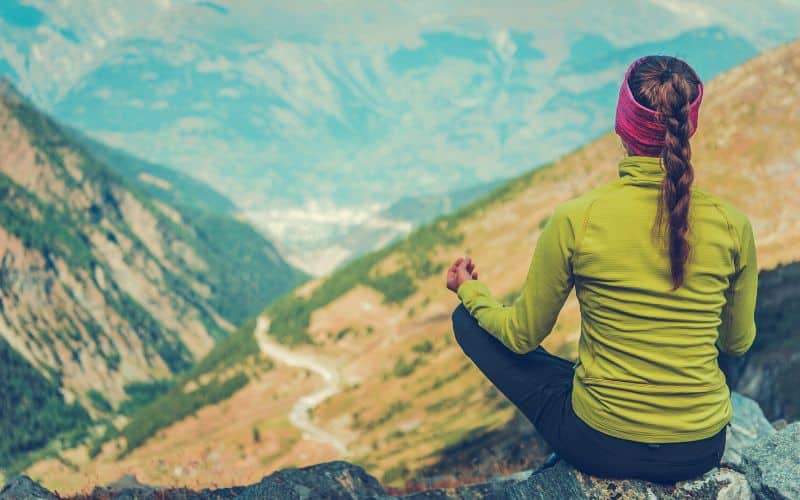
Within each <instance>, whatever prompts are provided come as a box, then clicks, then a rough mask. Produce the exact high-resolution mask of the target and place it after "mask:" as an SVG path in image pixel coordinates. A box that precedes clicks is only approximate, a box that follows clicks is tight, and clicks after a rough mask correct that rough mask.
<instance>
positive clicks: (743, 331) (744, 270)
mask: <svg viewBox="0 0 800 500" xmlns="http://www.w3.org/2000/svg"><path fill="white" fill-rule="evenodd" d="M740 235H741V236H740V239H741V242H740V252H739V259H738V269H737V272H736V274H735V275H734V277H733V279H732V280H731V284H730V287H729V288H728V290H727V293H726V297H727V302H726V303H725V305H724V306H723V308H722V314H721V318H720V319H721V323H720V326H719V338H718V339H717V346H718V347H719V349H720V350H721V351H723V352H726V353H728V354H733V355H736V356H740V355H742V354H744V353H745V352H747V350H748V349H750V346H751V345H752V344H753V340H754V339H755V336H756V322H755V311H756V291H757V289H758V265H757V263H756V244H755V238H754V236H753V228H752V226H751V224H750V221H749V220H748V221H747V223H746V224H745V225H744V227H743V228H742V229H741V230H740Z"/></svg>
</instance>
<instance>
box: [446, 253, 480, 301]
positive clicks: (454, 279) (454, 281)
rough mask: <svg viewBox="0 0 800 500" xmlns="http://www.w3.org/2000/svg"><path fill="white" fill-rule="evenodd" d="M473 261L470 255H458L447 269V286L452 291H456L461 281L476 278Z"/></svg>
mask: <svg viewBox="0 0 800 500" xmlns="http://www.w3.org/2000/svg"><path fill="white" fill-rule="evenodd" d="M475 268H476V266H475V263H474V262H472V257H466V258H464V257H459V258H457V259H456V261H455V262H453V265H452V266H450V269H448V270H447V288H449V289H450V290H452V291H453V292H457V291H458V287H459V286H461V283H463V282H465V281H467V280H469V279H473V280H476V279H478V271H476V270H475Z"/></svg>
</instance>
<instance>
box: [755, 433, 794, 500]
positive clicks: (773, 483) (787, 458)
mask: <svg viewBox="0 0 800 500" xmlns="http://www.w3.org/2000/svg"><path fill="white" fill-rule="evenodd" d="M742 467H743V469H744V473H745V475H746V476H747V481H748V482H749V483H750V486H751V488H752V489H753V492H754V493H755V495H756V497H757V498H759V499H761V498H764V499H770V500H772V499H781V500H797V499H798V498H800V422H795V423H793V424H791V425H788V426H786V427H785V428H784V429H783V430H781V431H779V432H776V433H774V434H772V435H771V436H769V437H768V438H766V439H764V440H763V441H762V442H761V443H759V444H756V445H755V446H752V447H750V448H747V449H746V450H745V453H744V460H743V462H742Z"/></svg>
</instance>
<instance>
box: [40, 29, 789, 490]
mask: <svg viewBox="0 0 800 500" xmlns="http://www.w3.org/2000/svg"><path fill="white" fill-rule="evenodd" d="M798 110H800V42H795V43H792V44H789V45H786V46H782V47H779V48H778V49H775V50H771V51H769V52H766V53H764V54H762V55H760V56H758V57H756V58H754V59H752V60H749V61H747V62H746V63H745V64H743V65H742V66H740V67H737V68H735V69H734V70H732V71H730V72H727V73H725V74H723V75H721V76H720V77H718V78H717V79H715V80H713V81H711V82H708V85H707V87H706V98H705V100H704V104H703V107H702V109H701V111H700V125H699V127H700V128H699V130H698V133H697V135H696V136H695V137H694V138H693V142H692V144H693V150H694V164H695V167H696V173H697V185H698V186H699V187H702V188H705V189H708V190H709V191H712V192H714V193H717V194H718V195H720V196H722V197H724V198H727V199H728V200H730V201H731V202H732V203H733V204H734V205H736V206H737V207H739V208H741V209H742V210H743V211H745V212H746V213H747V214H748V215H749V216H750V219H751V221H752V222H753V226H754V231H755V236H756V242H757V245H758V259H759V266H760V267H761V268H762V269H771V268H773V267H775V266H776V265H777V264H779V263H783V262H791V261H795V260H800V206H798V204H800V199H798V197H797V196H796V193H797V192H799V191H800V112H799V111H798ZM622 156H623V149H622V147H621V145H620V143H619V140H618V138H617V137H616V136H615V135H614V134H613V133H608V134H606V135H604V136H602V137H601V138H599V139H598V140H596V141H594V142H592V143H590V144H588V145H586V146H585V147H583V148H581V149H579V150H577V151H574V152H573V153H571V154H569V155H566V156H564V157H563V158H561V159H560V160H558V161H556V162H554V163H553V164H551V165H549V166H545V167H541V168H537V169H535V170H533V171H530V172H528V173H526V174H523V175H521V176H519V177H517V178H515V179H513V180H511V181H509V182H508V183H507V184H505V185H504V186H502V187H501V188H499V189H497V190H495V191H493V192H492V193H490V194H488V195H486V196H484V197H482V198H481V199H479V200H477V201H475V202H473V203H471V204H469V205H468V206H466V207H463V208H462V209H460V210H458V211H456V212H454V213H452V214H450V215H446V216H442V217H439V218H437V219H436V220H435V221H433V222H432V223H430V224H427V225H425V226H423V227H421V228H419V229H418V230H416V231H414V232H413V233H412V234H411V235H410V236H409V237H408V238H406V239H404V240H402V241H398V242H396V243H394V244H392V245H391V246H389V247H387V248H384V249H381V250H380V251H378V252H373V253H370V254H367V255H364V256H362V257H360V258H358V259H355V260H354V261H352V262H349V263H348V264H346V265H344V266H343V267H342V268H341V269H339V270H337V271H336V272H334V273H332V274H331V275H329V276H326V277H323V278H319V279H315V280H313V281H310V282H308V283H305V284H303V285H302V286H299V287H297V288H296V289H295V290H293V291H292V292H290V293H288V294H286V295H285V296H284V297H281V298H280V299H278V300H276V301H275V302H274V303H273V304H272V305H270V306H269V307H267V309H266V310H265V313H264V314H265V316H266V317H267V318H268V319H269V321H270V334H271V335H272V336H273V337H274V338H276V339H279V340H281V341H283V342H286V343H291V344H295V349H298V350H299V351H301V352H302V353H304V354H307V355H314V354H316V355H319V356H322V355H324V357H325V359H326V360H327V361H328V362H330V363H332V364H335V366H336V367H337V368H338V370H339V373H340V377H341V379H342V380H343V381H344V386H345V388H344V389H343V390H342V391H341V392H339V393H337V394H336V395H334V396H333V397H331V398H330V399H327V400H326V401H324V402H323V403H322V404H320V405H319V406H317V407H315V408H314V411H313V419H314V422H315V424H316V425H318V426H320V427H322V428H323V429H325V430H326V431H328V432H330V433H334V434H335V435H337V436H339V437H340V438H341V439H342V440H344V441H345V442H346V444H347V447H348V449H349V450H350V451H351V455H350V456H349V457H348V459H350V460H353V461H356V462H358V463H360V464H362V465H364V466H366V467H367V469H368V470H370V472H372V473H376V474H380V475H381V477H382V479H383V480H384V481H386V482H388V483H390V484H399V483H401V482H402V480H403V479H404V478H405V477H407V476H409V475H410V474H412V473H413V471H414V470H415V469H418V468H421V467H424V466H425V465H428V464H433V463H435V462H436V461H437V460H438V458H439V456H440V454H441V453H442V450H445V449H448V447H450V449H453V445H455V444H457V443H460V442H462V440H463V439H464V438H467V437H471V436H475V435H480V434H482V433H486V432H490V431H492V430H496V429H502V428H503V427H504V426H505V425H506V423H507V422H508V421H509V420H510V419H511V418H513V415H514V411H513V408H511V407H510V404H509V403H508V402H507V401H506V400H505V399H504V398H503V397H502V395H501V394H499V393H498V391H496V390H495V389H493V388H492V387H491V386H490V384H488V382H486V380H485V379H484V377H483V376H482V375H481V374H480V373H479V372H478V370H476V369H475V368H474V366H472V364H471V362H470V361H469V360H468V359H467V358H466V357H465V356H464V355H463V353H461V352H460V350H459V349H458V347H457V345H455V343H454V340H453V338H452V329H451V324H450V314H451V312H452V310H453V309H454V308H455V306H456V305H457V303H458V302H457V298H456V297H455V296H454V295H453V294H452V293H451V292H449V291H448V290H446V289H445V284H444V281H445V279H444V273H443V271H444V269H445V267H446V266H448V265H449V264H450V263H451V262H452V261H453V260H454V259H455V258H456V257H458V256H459V255H463V254H465V253H467V254H469V255H471V256H472V257H473V258H474V259H475V261H476V262H477V264H478V268H479V270H480V275H481V279H482V280H484V281H485V282H486V283H487V284H488V285H489V286H490V288H491V289H492V291H493V292H494V294H495V296H496V297H498V298H499V299H501V300H505V301H510V300H513V298H514V297H515V294H516V292H517V291H518V290H519V288H520V287H521V286H522V284H523V282H524V278H525V275H526V272H527V269H528V266H529V264H530V259H531V255H532V254H533V249H534V248H535V244H536V240H537V237H538V235H539V232H540V230H541V227H542V226H543V224H544V223H545V222H546V220H547V217H548V215H549V214H550V213H551V212H552V210H553V209H554V208H555V207H556V206H557V205H558V204H559V203H562V202H563V201H565V200H568V199H570V198H571V197H573V196H576V195H578V194H580V193H582V192H585V191H586V190H588V189H591V188H592V187H594V186H597V185H599V184H602V183H604V182H607V181H610V180H612V179H614V178H615V177H616V176H617V170H616V166H617V162H618V160H619V159H621V158H622ZM578 336H579V310H578V304H577V301H576V299H575V296H574V293H573V294H572V295H571V296H570V298H569V299H568V301H567V303H566V305H565V307H564V310H563V311H562V313H561V315H560V317H559V320H558V322H557V324H556V326H555V328H554V331H553V333H552V334H551V335H550V337H548V338H547V339H546V341H545V342H544V345H545V347H546V348H548V350H550V351H551V352H554V353H557V354H561V355H564V356H571V355H574V343H575V341H576V340H577V338H578ZM319 385H320V381H318V380H314V379H313V377H311V379H310V380H309V377H308V376H306V375H304V374H303V373H302V372H301V371H298V370H296V369H293V368H291V367H288V366H284V365H280V364H276V365H275V367H274V368H273V369H272V370H270V371H269V373H267V374H265V375H264V377H263V378H262V379H261V380H259V381H258V382H256V381H253V382H251V383H249V384H248V385H247V386H245V387H244V388H243V389H242V390H241V391H239V392H237V393H236V394H234V395H233V397H231V398H230V399H229V400H227V401H225V402H224V403H222V404H219V405H213V406H209V407H207V408H204V409H203V410H202V411H199V412H198V414H197V418H196V419H184V420H182V421H180V422H177V423H175V424H174V425H172V426H170V427H168V428H165V429H164V430H163V432H161V433H160V434H159V436H160V439H158V440H151V441H148V442H145V443H144V444H143V445H142V446H141V447H140V448H139V449H137V450H136V451H135V452H134V453H133V454H132V455H131V456H130V457H129V458H128V459H126V460H124V461H122V462H114V461H113V458H112V457H113V456H114V454H113V453H111V452H104V453H103V454H101V455H99V456H98V457H97V460H95V461H86V460H83V461H81V462H80V464H81V465H80V470H81V471H86V472H90V471H91V472H92V473H97V474H102V475H103V477H104V478H107V479H108V480H113V479H115V478H116V477H117V476H118V473H119V471H120V470H123V469H124V468H125V467H136V468H137V470H138V471H140V472H141V473H142V475H143V477H147V478H148V480H153V481H156V482H159V483H162V484H165V483H170V484H173V483H180V482H181V481H182V480H183V478H182V477H178V476H176V475H174V474H172V473H171V472H169V471H170V470H173V468H175V467H182V468H183V467H190V469H189V470H192V471H203V470H218V471H219V472H217V473H215V475H214V477H215V478H219V479H220V481H225V482H226V483H227V482H229V481H230V483H229V484H236V483H237V482H239V483H241V482H242V481H243V478H244V477H247V478H249V479H257V478H258V477H260V476H259V474H263V472H264V468H265V467H266V468H273V469H277V468H280V467H282V466H287V465H290V464H295V465H296V464H298V463H312V462H316V461H322V460H327V459H332V458H336V457H337V453H336V450H335V449H333V448H332V447H327V446H324V445H321V444H318V443H316V442H312V441H308V440H304V439H303V438H302V434H300V433H299V432H298V431H297V430H296V429H292V428H290V427H289V426H288V423H287V421H286V415H287V413H288V411H290V408H291V407H292V401H293V400H296V399H297V398H299V395H300V394H306V393H307V392H310V391H311V390H313V389H314V388H317V387H319ZM309 386H311V387H309ZM302 391H305V392H302ZM292 398H294V399H292ZM231 414H234V415H235V416H236V429H235V430H234V429H232V428H231V427H232V426H233V425H232V424H231V421H232V419H231V418H230V417H229V416H228V415H231ZM197 429H203V432H204V433H205V434H206V435H208V436H213V439H212V441H213V445H207V444H204V443H196V442H194V441H192V442H191V443H190V444H186V443H187V439H189V437H190V436H192V435H193V432H196V430H197ZM251 431H252V433H253V435H256V431H257V435H258V437H259V439H258V440H255V439H251V438H250V436H251V434H250V433H251ZM204 446H211V447H212V450H213V451H207V452H204V451H203V450H204V449H206V448H204ZM109 448H110V450H113V447H112V446H110V447H109ZM187 448H190V449H191V451H187ZM186 454H188V455H189V456H191V457H192V460H191V461H190V460H189V459H187V458H184V457H185V456H186ZM212 455H213V457H214V458H212ZM70 457H73V458H75V459H76V460H78V459H79V458H80V454H79V453H78V451H76V452H75V453H73V454H71V455H70ZM156 457H158V459H160V460H163V461H164V462H165V463H167V464H168V465H169V468H164V469H159V470H154V469H152V468H149V467H148V466H147V464H148V463H150V461H152V460H155V459H156ZM190 463H191V465H189V464H190ZM220 463H235V464H236V465H235V467H232V468H231V469H230V470H228V469H226V468H225V467H224V466H220V465H219V464H220ZM215 468H218V469H215ZM31 470H32V471H35V472H36V474H37V475H40V476H42V477H48V478H50V480H52V481H53V482H54V484H55V483H57V482H59V481H63V482H66V481H67V478H69V477H71V476H70V474H71V475H74V472H69V471H62V470H61V469H60V468H59V466H58V464H56V463H54V462H52V461H51V462H42V463H41V464H37V466H36V467H34V468H32V469H31ZM181 470H184V469H181ZM192 477H197V476H192ZM72 484H73V486H74V481H73V483H72Z"/></svg>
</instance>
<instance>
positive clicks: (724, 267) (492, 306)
mask: <svg viewBox="0 0 800 500" xmlns="http://www.w3.org/2000/svg"><path fill="white" fill-rule="evenodd" d="M618 168H619V177H618V178H617V179H615V180H614V181H612V182H609V183H607V184H604V185H602V186H600V187H597V188H595V189H593V190H591V191H589V192H587V193H585V194H583V195H581V196H578V197H576V198H573V199H571V200H568V201H566V202H564V203H562V204H560V205H559V206H558V207H556V209H555V210H554V212H553V214H552V216H551V217H550V219H549V220H548V222H547V224H545V227H544V228H543V229H542V232H541V234H540V236H539V240H538V242H537V244H536V248H535V250H534V252H533V257H532V261H531V264H530V268H529V270H528V274H527V277H526V281H525V284H524V287H523V290H522V292H521V294H520V295H519V296H518V297H517V298H516V300H515V301H514V302H513V304H511V305H508V306H507V305H503V304H500V303H499V302H498V301H497V300H495V299H494V297H493V296H492V295H491V293H490V291H489V289H488V288H487V287H486V285H485V284H484V283H483V282H482V281H480V280H468V281H465V282H464V283H462V284H461V285H460V286H459V287H458V291H457V294H458V297H459V299H460V300H461V301H462V302H463V304H464V306H465V307H466V308H467V309H468V310H469V311H470V313H471V314H472V315H473V316H474V317H475V318H476V320H477V321H478V324H480V325H481V326H482V327H483V328H484V329H485V330H487V331H488V332H489V333H490V334H492V335H494V336H495V337H497V338H498V339H499V340H500V341H501V342H502V343H503V344H505V345H506V347H508V348H509V349H511V350H512V351H515V352H517V353H525V352H528V351H531V350H533V349H535V348H536V347H537V346H538V345H539V344H540V343H541V342H542V340H543V339H544V338H545V337H546V336H547V335H548V334H549V333H550V331H551V330H552V328H553V325H554V324H555V321H556V318H557V317H558V314H559V311H560V310H561V308H562V306H563V305H564V302H565V301H566V299H567V296H568V294H569V292H570V291H571V289H572V287H573V286H574V287H575V293H576V296H577V298H578V302H579V304H580V310H581V336H580V341H579V345H578V360H577V362H576V365H575V377H574V381H573V390H572V404H573V407H574V410H575V413H576V415H578V417H580V418H581V419H582V420H583V421H584V422H586V423H587V424H588V425H590V426H591V427H593V428H595V429H597V430H599V431H601V432H604V433H606V434H609V435H611V436H615V437H619V438H623V439H629V440H633V441H639V442H645V443H669V442H682V441H694V440H698V439H704V438H707V437H710V436H712V435H714V434H715V433H717V432H718V431H719V430H721V429H722V428H723V427H724V426H725V424H726V423H727V422H728V421H729V420H730V418H731V415H732V408H731V402H730V390H729V388H728V386H727V384H726V383H725V376H724V375H723V374H722V372H721V371H720V369H719V366H718V364H717V353H718V351H717V349H719V350H721V351H724V352H727V353H730V354H734V355H741V354H743V353H744V352H745V351H747V350H748V349H749V348H750V345H751V344H752V343H753V339H754V337H755V334H756V326H755V319H754V317H755V302H756V288H757V278H758V267H757V264H756V245H755V240H754V237H753V230H752V227H751V224H750V221H749V219H748V218H747V216H746V215H745V214H744V213H743V212H741V211H740V210H738V209H737V208H735V207H734V206H732V205H731V204H730V203H728V202H726V201H725V200H723V199H721V198H719V197H717V196H715V195H713V194H711V193H708V192H706V191H703V190H700V189H698V188H695V187H693V188H692V189H691V199H690V205H689V231H688V233H687V239H688V241H689V244H690V245H691V250H690V255H689V261H688V263H687V267H686V274H685V280H684V284H683V285H682V286H681V287H680V288H678V289H677V290H675V291H672V290H671V289H672V282H671V277H670V267H669V259H668V253H667V250H666V244H665V243H664V241H665V240H664V239H663V238H661V239H658V238H656V237H654V235H655V234H656V233H655V232H653V231H652V229H653V222H654V220H655V216H656V209H657V205H658V200H659V187H660V183H661V180H662V178H663V176H664V175H665V174H664V169H663V167H662V166H661V162H660V159H659V158H658V157H648V156H628V157H625V158H624V159H623V160H621V161H620V163H619V166H618Z"/></svg>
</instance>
